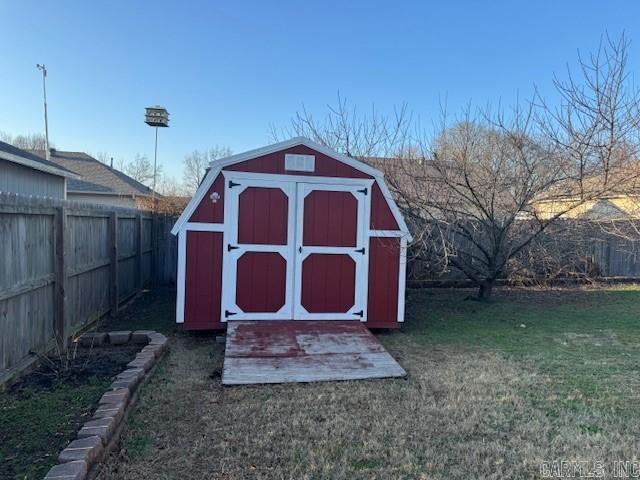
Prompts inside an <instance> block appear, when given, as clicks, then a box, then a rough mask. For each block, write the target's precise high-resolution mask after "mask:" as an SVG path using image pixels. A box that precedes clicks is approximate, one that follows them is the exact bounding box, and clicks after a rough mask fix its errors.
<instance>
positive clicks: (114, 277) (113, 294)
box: [109, 212, 119, 317]
mask: <svg viewBox="0 0 640 480" xmlns="http://www.w3.org/2000/svg"><path fill="white" fill-rule="evenodd" d="M109 234H110V235H109V236H110V238H109V246H110V254H111V258H110V264H109V266H110V272H109V273H110V275H109V276H110V280H111V282H110V288H109V292H110V303H111V311H110V313H111V316H112V317H113V316H116V315H117V314H118V300H119V292H118V286H119V285H118V258H119V257H118V214H117V213H116V212H111V214H110V215H109Z"/></svg>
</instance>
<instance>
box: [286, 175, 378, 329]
mask: <svg viewBox="0 0 640 480" xmlns="http://www.w3.org/2000/svg"><path fill="white" fill-rule="evenodd" d="M365 186H366V184H363V183H360V184H351V185H345V184H338V183H331V184H327V183H302V182H300V183H298V184H297V192H296V212H297V213H296V237H295V238H296V246H295V270H294V282H295V286H294V301H293V314H294V318H295V319H296V320H360V321H362V322H366V321H367V293H368V284H369V281H368V280H369V279H368V271H369V228H368V227H369V217H370V208H371V203H370V201H369V199H370V198H371V189H370V188H369V190H368V191H367V192H366V193H365V192H360V191H359V190H362V189H363V187H365ZM314 190H325V191H334V192H336V191H338V192H340V191H342V192H350V193H351V194H352V195H353V196H354V197H355V198H356V200H357V203H358V207H357V208H358V210H357V215H358V225H357V229H356V246H355V247H353V246H352V247H319V246H304V245H302V241H303V240H302V239H303V228H304V199H305V198H306V196H307V195H309V194H310V193H311V192H312V191H314ZM363 248H364V253H360V252H358V251H357V250H360V249H363ZM312 253H328V254H343V255H344V254H347V255H349V256H350V257H351V258H352V259H353V261H354V262H355V264H356V278H355V299H354V305H353V307H352V308H350V309H349V311H347V312H346V313H345V312H336V313H310V312H308V311H307V310H306V309H305V308H304V306H303V305H302V262H303V261H304V259H305V258H306V257H307V256H309V255H310V254H312ZM357 312H361V313H362V315H361V316H360V315H358V313H357Z"/></svg>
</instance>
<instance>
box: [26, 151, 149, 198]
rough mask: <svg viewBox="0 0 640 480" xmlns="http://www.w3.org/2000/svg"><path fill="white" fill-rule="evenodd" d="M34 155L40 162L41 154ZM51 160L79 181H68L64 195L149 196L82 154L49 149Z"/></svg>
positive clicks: (137, 184)
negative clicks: (76, 176) (66, 193)
mask: <svg viewBox="0 0 640 480" xmlns="http://www.w3.org/2000/svg"><path fill="white" fill-rule="evenodd" d="M33 153H34V154H36V155H38V156H40V157H41V158H42V157H45V152H44V151H43V150H34V151H33ZM50 160H51V162H53V163H54V164H56V165H59V166H62V167H64V168H66V169H68V170H71V171H73V172H75V173H77V174H78V175H79V176H80V177H81V178H77V179H73V180H71V181H69V183H68V185H67V191H68V192H70V193H87V194H104V195H119V196H131V197H133V196H150V195H151V194H152V190H151V189H150V188H149V187H147V186H145V185H143V184H142V183H140V182H138V181H137V180H134V179H133V178H131V177H130V176H128V175H126V174H124V173H122V172H121V171H120V170H116V169H115V168H112V167H110V166H109V165H105V164H104V163H102V162H100V161H99V160H97V159H95V158H93V157H92V156H91V155H88V154H86V153H84V152H62V151H60V150H53V149H52V150H51V156H50Z"/></svg>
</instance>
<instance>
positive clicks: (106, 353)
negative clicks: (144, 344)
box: [9, 345, 141, 393]
mask: <svg viewBox="0 0 640 480" xmlns="http://www.w3.org/2000/svg"><path fill="white" fill-rule="evenodd" d="M140 348H141V346H140V345H122V346H105V347H96V348H84V347H77V348H76V347H75V346H72V347H71V348H70V350H69V352H68V354H65V355H61V356H57V355H49V356H47V357H43V359H42V361H41V363H40V366H39V367H38V368H37V369H36V370H34V371H33V372H31V373H30V374H29V375H27V376H26V377H24V378H22V379H21V380H19V381H18V382H17V383H16V384H14V385H13V386H12V387H11V388H10V389H9V392H10V393H17V392H20V391H24V390H34V389H35V390H51V389H53V388H55V387H56V385H58V384H60V383H65V384H66V385H82V384H84V383H86V382H87V381H88V380H89V379H90V378H92V377H102V378H105V377H107V378H110V377H113V376H115V375H117V374H118V373H120V372H122V370H124V369H125V368H126V366H127V363H129V362H130V361H131V360H133V358H134V357H135V355H136V353H137V352H138V351H139V350H140Z"/></svg>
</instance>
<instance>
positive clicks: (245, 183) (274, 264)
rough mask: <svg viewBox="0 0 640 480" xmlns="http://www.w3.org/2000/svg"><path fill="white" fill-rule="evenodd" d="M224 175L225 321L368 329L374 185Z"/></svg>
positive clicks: (365, 182) (223, 308)
mask: <svg viewBox="0 0 640 480" xmlns="http://www.w3.org/2000/svg"><path fill="white" fill-rule="evenodd" d="M223 173H224V174H225V196H224V201H225V231H224V254H223V270H222V273H223V275H222V276H223V280H222V282H223V283H222V308H221V310H222V312H221V313H222V319H223V321H227V320H290V319H295V320H362V321H364V320H365V319H366V297H367V282H368V278H367V264H368V253H369V252H368V245H367V243H368V236H367V231H368V219H369V210H370V206H369V199H370V197H371V183H372V182H371V181H368V180H363V181H351V179H346V180H347V181H344V183H340V181H339V180H338V179H333V178H318V177H313V178H306V177H302V179H300V178H299V177H296V178H295V179H294V178H293V177H289V176H287V175H282V176H269V177H270V178H269V179H265V178H264V176H262V177H263V178H255V177H252V176H249V175H247V174H239V173H237V172H223ZM274 177H277V178H274ZM336 180H338V181H336Z"/></svg>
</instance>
